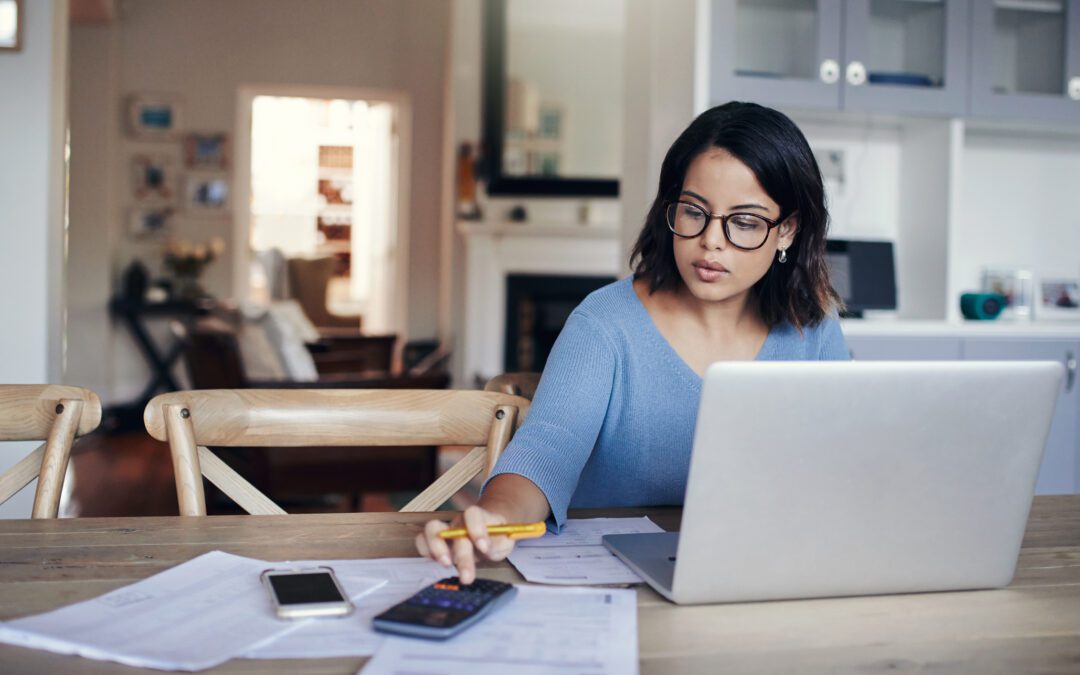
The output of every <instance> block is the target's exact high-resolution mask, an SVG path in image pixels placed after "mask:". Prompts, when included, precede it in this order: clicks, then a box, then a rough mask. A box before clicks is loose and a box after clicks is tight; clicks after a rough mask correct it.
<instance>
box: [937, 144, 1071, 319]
mask: <svg viewBox="0 0 1080 675" xmlns="http://www.w3.org/2000/svg"><path fill="white" fill-rule="evenodd" d="M963 167H964V170H963V175H962V178H961V180H960V185H959V205H958V208H957V217H956V219H955V225H954V239H953V246H952V248H953V249H954V250H953V254H952V256H951V261H950V270H949V271H950V274H949V295H950V303H951V305H957V304H958V303H959V300H958V298H959V294H960V293H962V292H964V291H969V290H974V289H977V288H979V284H980V281H981V275H982V269H983V268H984V267H987V266H991V267H1017V268H1023V269H1027V270H1030V271H1032V272H1033V273H1034V274H1035V276H1036V280H1037V279H1038V277H1054V276H1056V277H1068V278H1074V279H1075V278H1078V277H1080V215H1078V214H1080V189H1078V187H1080V182H1078V179H1080V135H1078V134H1075V133H1074V134H1069V135H1065V134H1061V135H1057V134H1038V133H1034V132H1031V133H1020V132H1017V131H1012V132H1000V131H979V130H972V129H968V131H967V133H966V135H965V137H964V159H963ZM950 309H953V308H952V307H950ZM954 313H955V310H954Z"/></svg>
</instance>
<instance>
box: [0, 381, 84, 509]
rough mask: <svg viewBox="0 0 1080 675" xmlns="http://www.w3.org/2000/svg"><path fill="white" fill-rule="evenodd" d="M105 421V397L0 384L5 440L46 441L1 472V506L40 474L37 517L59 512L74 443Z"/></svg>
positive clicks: (0, 414) (78, 389)
mask: <svg viewBox="0 0 1080 675" xmlns="http://www.w3.org/2000/svg"><path fill="white" fill-rule="evenodd" d="M100 423H101V400H100V399H99V398H98V396H97V394H95V393H94V392H92V391H90V390H89V389H83V388H81V387H68V386H62V385H48V384H0V441H45V443H44V444H42V445H40V446H38V447H37V449H35V450H34V451H33V452H31V453H30V454H29V455H27V456H26V457H24V458H23V459H21V460H19V461H18V462H17V463H16V464H15V466H13V467H11V468H10V469H8V470H7V471H6V472H5V473H3V474H0V504H2V503H4V502H6V501H7V500H8V499H10V498H11V496H12V495H14V494H15V493H17V492H18V491H19V490H22V489H23V488H24V487H26V486H27V485H29V483H30V481H32V480H34V478H38V477H39V476H40V478H39V480H38V485H37V492H36V493H35V495H34V508H33V511H32V512H31V514H30V516H31V517H32V518H55V517H56V516H57V513H58V512H59V510H60V491H61V488H62V487H63V485H64V474H65V472H66V471H67V464H68V457H70V455H71V445H72V443H73V442H74V441H75V438H76V437H77V436H82V435H85V434H88V433H90V432H91V431H93V430H94V429H96V428H97V426H98V424H100Z"/></svg>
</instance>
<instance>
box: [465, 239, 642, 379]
mask: <svg viewBox="0 0 1080 675" xmlns="http://www.w3.org/2000/svg"><path fill="white" fill-rule="evenodd" d="M457 229H458V232H459V233H460V234H461V235H462V236H463V237H464V239H465V331H464V341H465V343H464V345H461V346H460V348H461V349H462V352H463V354H464V364H463V372H464V373H465V377H466V380H465V382H463V383H462V384H463V385H464V386H468V385H469V383H471V382H473V381H474V380H475V379H480V380H487V379H488V378H491V377H493V376H495V375H497V374H499V373H501V372H502V370H503V349H504V342H505V338H506V336H505V330H506V277H507V275H508V274H566V275H612V276H623V275H624V274H626V273H627V271H628V268H627V267H626V264H627V263H626V261H625V260H623V257H624V255H623V252H622V251H621V250H620V243H619V227H618V226H616V225H602V224H590V225H574V224H561V223H550V224H547V223H523V224H519V223H509V222H474V221H469V222H464V221H463V222H459V223H458V224H457Z"/></svg>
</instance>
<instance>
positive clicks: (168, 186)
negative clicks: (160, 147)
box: [131, 153, 177, 205]
mask: <svg viewBox="0 0 1080 675" xmlns="http://www.w3.org/2000/svg"><path fill="white" fill-rule="evenodd" d="M131 179H132V194H133V196H134V198H135V202H136V203H137V204H142V205H148V204H174V203H175V202H176V185H177V174H176V164H175V162H174V160H173V158H172V157H171V156H169V155H162V154H154V153H147V154H140V155H135V156H134V157H132V158H131Z"/></svg>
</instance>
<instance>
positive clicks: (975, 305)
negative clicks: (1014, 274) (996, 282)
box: [960, 293, 1009, 321]
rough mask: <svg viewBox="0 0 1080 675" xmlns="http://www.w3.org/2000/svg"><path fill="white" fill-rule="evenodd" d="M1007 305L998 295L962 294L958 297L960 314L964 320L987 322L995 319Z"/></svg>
mask: <svg viewBox="0 0 1080 675" xmlns="http://www.w3.org/2000/svg"><path fill="white" fill-rule="evenodd" d="M1008 304H1009V301H1008V300H1007V299H1006V298H1005V296H1004V295H1001V294H1000V293H964V294H963V295H961V296H960V313H961V314H963V315H964V318H965V319H974V320H976V321H989V320H990V319H996V318H997V317H998V314H1001V311H1002V310H1003V309H1005V307H1007V306H1008Z"/></svg>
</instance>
